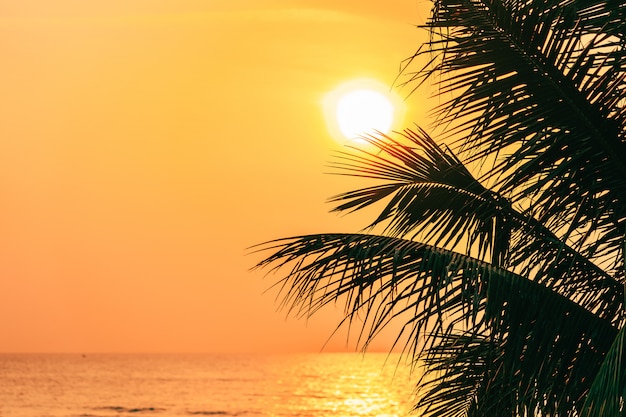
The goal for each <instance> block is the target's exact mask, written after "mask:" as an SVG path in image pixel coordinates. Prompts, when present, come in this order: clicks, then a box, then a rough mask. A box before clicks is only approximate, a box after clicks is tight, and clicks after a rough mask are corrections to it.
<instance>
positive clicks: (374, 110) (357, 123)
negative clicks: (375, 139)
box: [324, 79, 404, 143]
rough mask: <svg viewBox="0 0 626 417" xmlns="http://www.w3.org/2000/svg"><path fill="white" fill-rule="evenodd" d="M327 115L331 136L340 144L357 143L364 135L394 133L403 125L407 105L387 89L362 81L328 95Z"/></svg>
mask: <svg viewBox="0 0 626 417" xmlns="http://www.w3.org/2000/svg"><path fill="white" fill-rule="evenodd" d="M324 112H325V115H326V124H327V125H328V129H329V131H330V133H331V135H332V136H333V137H334V138H335V139H336V140H338V141H339V142H341V143H355V142H359V141H362V139H361V138H362V136H363V135H368V134H374V133H376V132H381V133H388V132H389V131H391V130H392V129H393V128H394V127H395V126H396V125H398V124H400V123H401V122H402V118H403V112H404V106H403V103H402V100H400V99H399V97H398V96H397V95H395V94H394V93H393V92H391V91H390V89H389V87H388V86H385V85H384V84H383V83H380V82H378V81H376V80H371V79H359V80H354V81H350V82H346V83H344V84H341V85H340V86H338V87H337V88H336V89H334V90H333V91H331V92H330V93H328V94H327V96H326V97H325V100H324Z"/></svg>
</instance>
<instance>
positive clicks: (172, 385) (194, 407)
mask: <svg viewBox="0 0 626 417" xmlns="http://www.w3.org/2000/svg"><path fill="white" fill-rule="evenodd" d="M415 379H416V378H415V375H413V376H411V375H410V374H409V372H408V369H407V368H406V366H405V365H402V366H400V365H398V357H397V356H395V355H392V356H389V355H387V354H382V353H380V354H379V353H367V354H365V355H361V354H357V353H320V354H287V355H261V354H255V355H243V354H220V355H217V354H189V355H181V354H176V355H173V354H172V355H170V354H167V355H166V354H163V355H161V354H87V355H79V354H2V355H0V417H131V416H137V417H183V416H185V417H192V416H277V417H278V416H281V417H282V416H285V417H286V416H328V417H347V416H378V417H383V416H384V417H392V416H397V417H400V416H406V415H408V413H409V411H410V409H411V404H412V401H413V395H412V393H413V389H414V381H415Z"/></svg>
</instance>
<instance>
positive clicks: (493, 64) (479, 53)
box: [409, 0, 626, 270]
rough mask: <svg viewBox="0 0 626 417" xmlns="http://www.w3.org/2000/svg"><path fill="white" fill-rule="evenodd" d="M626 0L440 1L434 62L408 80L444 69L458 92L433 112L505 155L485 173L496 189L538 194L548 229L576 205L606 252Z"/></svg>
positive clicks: (472, 145)
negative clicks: (499, 179)
mask: <svg viewBox="0 0 626 417" xmlns="http://www.w3.org/2000/svg"><path fill="white" fill-rule="evenodd" d="M625 4H626V3H624V2H623V1H615V2H608V3H607V2H591V1H589V2H572V1H548V2H537V1H530V0H529V1H522V2H509V1H495V0H494V1H492V0H485V1H477V0H440V1H436V2H435V8H434V11H433V18H432V19H431V21H430V22H429V23H428V24H427V27H428V28H429V29H431V30H432V31H433V34H434V36H433V40H432V41H431V42H430V46H431V48H430V50H429V52H434V53H435V54H438V55H439V56H440V60H439V61H431V62H435V64H434V66H433V67H432V68H424V69H423V70H420V71H418V72H417V73H416V74H415V75H413V76H411V77H410V81H409V82H411V81H419V80H420V79H422V78H423V77H431V76H432V75H433V74H435V73H437V74H441V75H443V80H442V81H441V84H440V91H439V94H440V96H441V97H445V96H446V95H447V94H448V93H452V94H454V97H453V98H452V99H450V100H449V101H444V102H443V103H442V104H441V106H440V108H439V109H440V110H439V111H438V114H439V117H440V121H441V123H442V124H451V125H452V128H451V129H450V130H449V132H450V134H459V133H460V134H461V135H462V136H463V143H464V146H465V149H471V151H472V153H473V157H474V158H476V159H478V158H485V157H487V156H488V155H489V154H497V155H503V153H504V152H506V154H507V155H506V157H505V158H501V159H500V162H499V163H498V164H497V165H496V167H495V169H497V171H493V172H492V173H491V174H490V175H495V174H496V173H499V175H501V176H502V178H503V179H502V182H501V183H500V191H501V192H503V193H505V194H507V193H509V194H510V195H509V196H508V198H510V199H512V201H513V202H516V201H522V200H524V199H529V198H530V199H533V200H534V201H535V202H536V204H535V207H536V208H538V209H539V210H540V211H538V212H537V213H536V217H538V218H539V217H540V218H544V219H546V221H548V222H551V223H552V224H554V226H555V230H556V229H559V228H563V227H567V225H568V224H569V223H570V222H571V220H572V219H573V218H574V213H575V212H578V213H580V214H581V215H580V216H579V218H578V219H577V221H578V222H579V223H580V224H581V225H589V227H591V228H593V229H594V230H596V232H597V233H598V236H597V240H598V242H599V243H598V247H599V248H602V249H603V250H604V251H605V253H608V252H614V251H616V250H618V251H619V250H621V247H620V246H619V245H618V244H617V242H616V240H615V239H613V238H612V237H611V236H610V233H611V232H612V231H613V230H615V229H614V227H615V225H616V224H617V225H619V228H620V230H623V227H622V226H623V223H624V221H625V216H626V213H624V212H622V209H620V207H624V203H625V202H626V201H625V200H626V183H624V182H623V181H621V178H622V177H625V176H626V162H624V161H626V145H625V144H624V142H625V138H626V127H625V126H626V124H625V120H626V110H625V109H624V107H625V106H624V103H626V78H625V77H626V75H625V71H624V69H625V68H626V50H625V49H626V48H625V42H624V36H623V33H621V32H619V29H620V28H622V27H623V23H621V22H619V21H618V18H619V17H620V16H622V15H623V12H624V9H625V7H626V6H625ZM601 22H602V25H603V26H599V24H600V23H601ZM603 28H604V29H609V31H608V33H607V32H605V31H603ZM437 35H438V36H437ZM419 53H420V54H424V53H427V52H426V51H420V52H419ZM581 183H582V184H584V186H579V185H580V184H581ZM581 204H582V208H581V207H580V206H581ZM614 269H615V270H617V269H620V268H619V267H618V266H615V268H614Z"/></svg>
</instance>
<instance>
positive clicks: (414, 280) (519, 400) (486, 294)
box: [258, 234, 617, 415]
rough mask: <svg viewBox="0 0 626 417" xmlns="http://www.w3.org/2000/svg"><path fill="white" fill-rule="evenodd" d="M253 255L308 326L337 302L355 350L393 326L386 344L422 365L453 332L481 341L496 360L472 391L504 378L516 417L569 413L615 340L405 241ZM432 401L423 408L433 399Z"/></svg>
mask: <svg viewBox="0 0 626 417" xmlns="http://www.w3.org/2000/svg"><path fill="white" fill-rule="evenodd" d="M262 249H264V250H271V251H272V252H273V253H272V254H271V255H270V256H268V257H267V258H266V259H265V260H263V261H262V262H261V263H259V264H258V267H269V268H270V271H276V270H278V269H282V268H287V271H288V272H287V275H286V277H285V278H284V279H282V280H281V281H280V282H279V284H278V285H280V287H281V289H282V305H283V306H284V307H286V308H288V309H289V310H290V311H291V312H292V313H295V314H296V315H305V316H308V315H310V314H313V313H315V312H316V311H317V310H318V309H320V308H321V307H323V306H325V305H327V304H329V303H335V302H336V301H337V300H343V302H344V303H345V314H346V317H347V319H346V322H347V323H348V325H352V324H356V323H357V319H358V320H359V322H361V323H362V324H361V326H362V327H361V330H360V334H359V338H360V340H362V341H363V343H364V344H365V345H367V344H368V343H369V342H370V341H371V340H372V338H374V337H375V336H376V335H377V334H378V333H379V332H380V331H381V330H382V329H383V328H384V327H385V326H387V325H388V324H389V323H391V322H392V321H397V320H399V321H400V324H401V325H402V328H403V331H402V332H401V334H400V335H399V336H398V339H397V340H396V343H405V344H404V346H402V348H403V350H404V351H405V352H407V353H409V354H412V355H416V356H419V355H420V354H421V353H423V352H426V353H427V354H429V355H430V357H431V359H432V358H434V356H432V355H433V354H435V353H437V352H441V351H440V349H441V346H443V345H442V340H444V341H445V340H446V339H449V338H450V337H451V335H453V334H455V332H458V331H459V330H462V331H464V332H465V334H466V335H467V336H468V337H477V336H480V335H482V334H484V332H488V334H489V336H490V337H491V338H492V340H493V341H495V342H496V343H497V347H498V349H499V351H500V353H499V355H498V356H497V357H494V358H492V359H493V360H492V361H491V362H492V363H493V364H497V365H498V366H497V368H498V373H496V374H493V375H491V374H489V375H488V376H489V378H487V379H485V380H481V386H483V385H484V384H487V385H485V386H491V385H492V384H495V383H503V382H502V381H503V378H506V381H507V383H508V385H507V386H508V388H507V389H515V392H517V393H518V394H517V396H516V397H515V401H516V402H515V403H514V405H515V407H517V408H520V407H530V408H542V409H543V410H551V411H555V410H561V411H562V410H563V409H565V408H567V407H570V408H571V407H572V406H579V405H580V404H579V402H580V401H582V398H583V395H584V393H586V391H587V390H588V388H589V384H590V381H591V380H592V379H593V376H594V375H595V372H596V370H597V366H599V364H600V363H601V361H602V357H603V355H604V353H605V352H606V351H608V349H609V346H610V345H611V342H612V341H613V339H614V338H615V335H616V334H617V330H616V329H615V328H614V327H613V326H612V325H611V323H610V322H609V321H607V320H603V319H601V318H599V317H597V316H596V315H595V314H593V313H592V312H590V311H588V310H586V309H585V308H582V307H581V306H579V305H578V304H576V303H575V302H573V301H571V300H569V299H567V298H564V297H562V296H560V295H559V294H557V293H556V292H554V291H552V290H550V289H549V288H546V287H544V286H542V285H540V284H537V283H535V282H533V281H530V280H527V279H525V278H523V277H520V276H518V275H516V274H513V273H510V272H508V271H506V270H503V269H500V268H497V267H494V266H492V265H490V264H487V263H484V262H481V261H479V260H477V259H473V258H470V257H467V256H465V255H462V254H459V253H454V252H451V251H447V250H443V249H440V248H436V247H433V246H429V245H424V244H421V243H417V242H414V241H409V240H402V239H398V238H392V237H384V236H376V235H365V234H323V235H310V236H300V237H297V238H291V239H282V240H278V241H274V242H269V243H268V244H267V246H264V247H262ZM538 323H541V325H540V326H538ZM403 338H404V339H403ZM421 340H422V341H423V342H420V341H421ZM573 340H575V341H577V342H575V343H572V341H573ZM424 349H425V350H424ZM427 357H428V356H427ZM444 359H445V358H444ZM476 359H477V360H478V359H480V358H476ZM594 364H596V365H597V366H594ZM453 368H454V367H453ZM453 372H459V371H458V369H453ZM548 376H549V378H547V377H548ZM469 380H471V378H469V379H468V381H469ZM446 381H447V379H446ZM545 381H548V382H545ZM565 381H567V384H566V383H564V382H565ZM457 382H458V381H457ZM447 383H448V382H446V384H447ZM455 387H456V388H458V386H457V385H454V384H451V385H450V387H449V390H452V389H454V388H455ZM472 387H474V388H471V387H468V388H467V389H468V391H467V392H468V393H470V392H473V391H472V390H475V389H476V387H475V386H474V385H472ZM503 387H504V385H503ZM483 388H484V386H483ZM437 389H443V388H442V387H441V386H438V388H437ZM502 389H504V388H502ZM442 392H443V391H442ZM451 392H452V391H448V394H449V395H452V394H451ZM433 395H434V394H431V395H430V398H433V401H434V400H435V399H437V398H439V399H440V397H438V396H436V395H435V396H433ZM468 395H469V394H468ZM485 395H486V394H485ZM494 401H495V397H494ZM483 404H485V402H484V401H483ZM433 415H434V414H433Z"/></svg>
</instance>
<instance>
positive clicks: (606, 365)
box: [581, 328, 626, 417]
mask: <svg viewBox="0 0 626 417" xmlns="http://www.w3.org/2000/svg"><path fill="white" fill-rule="evenodd" d="M625 402H626V328H622V330H620V332H619V334H618V335H617V337H616V338H615V341H614V342H613V346H611V349H610V350H609V352H608V353H607V355H606V357H605V358H604V362H603V363H602V366H601V367H600V370H599V371H598V374H597V375H596V378H595V380H594V381H593V384H592V385H591V389H590V391H589V394H588V395H587V397H586V400H585V404H584V406H583V410H582V413H581V417H604V416H625V415H626V403H625Z"/></svg>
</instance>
